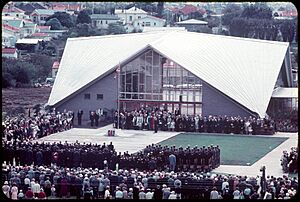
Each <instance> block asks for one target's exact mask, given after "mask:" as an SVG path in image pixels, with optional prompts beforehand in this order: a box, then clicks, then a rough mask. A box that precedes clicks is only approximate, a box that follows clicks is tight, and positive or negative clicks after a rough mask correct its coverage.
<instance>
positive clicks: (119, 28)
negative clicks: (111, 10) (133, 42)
mask: <svg viewBox="0 0 300 202" xmlns="http://www.w3.org/2000/svg"><path fill="white" fill-rule="evenodd" d="M108 33H109V34H125V33H126V30H125V28H124V26H123V25H121V24H120V23H110V24H108Z"/></svg>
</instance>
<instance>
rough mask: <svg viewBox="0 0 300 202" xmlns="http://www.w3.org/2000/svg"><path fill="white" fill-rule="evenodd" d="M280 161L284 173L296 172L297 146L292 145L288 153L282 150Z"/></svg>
mask: <svg viewBox="0 0 300 202" xmlns="http://www.w3.org/2000/svg"><path fill="white" fill-rule="evenodd" d="M280 161H281V166H282V170H283V171H284V172H285V173H298V147H292V148H291V151H290V153H289V152H288V151H286V150H285V151H283V154H282V157H281V159H280Z"/></svg>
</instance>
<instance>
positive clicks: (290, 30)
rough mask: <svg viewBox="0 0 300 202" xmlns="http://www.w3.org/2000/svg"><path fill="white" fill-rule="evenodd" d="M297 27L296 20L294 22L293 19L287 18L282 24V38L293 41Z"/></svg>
mask: <svg viewBox="0 0 300 202" xmlns="http://www.w3.org/2000/svg"><path fill="white" fill-rule="evenodd" d="M295 29H296V24H295V22H293V21H292V20H285V21H284V22H283V23H282V24H281V26H280V31H281V34H282V40H283V41H288V42H292V41H293V39H294V37H295Z"/></svg>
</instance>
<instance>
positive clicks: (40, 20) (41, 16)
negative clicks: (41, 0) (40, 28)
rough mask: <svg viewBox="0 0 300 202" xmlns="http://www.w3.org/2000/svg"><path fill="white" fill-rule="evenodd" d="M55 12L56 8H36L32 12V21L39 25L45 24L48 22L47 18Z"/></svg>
mask: <svg viewBox="0 0 300 202" xmlns="http://www.w3.org/2000/svg"><path fill="white" fill-rule="evenodd" d="M55 12H57V11H54V10H49V9H35V10H34V11H33V12H32V13H31V14H30V18H31V19H32V21H33V22H34V23H36V24H38V25H43V24H45V22H46V19H47V18H48V17H49V16H51V15H53V14H54V13H55Z"/></svg>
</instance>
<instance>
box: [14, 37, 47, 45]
mask: <svg viewBox="0 0 300 202" xmlns="http://www.w3.org/2000/svg"><path fill="white" fill-rule="evenodd" d="M39 41H43V39H29V38H23V39H18V41H17V42H16V43H26V44H38V42H39Z"/></svg>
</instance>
